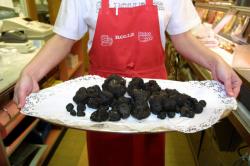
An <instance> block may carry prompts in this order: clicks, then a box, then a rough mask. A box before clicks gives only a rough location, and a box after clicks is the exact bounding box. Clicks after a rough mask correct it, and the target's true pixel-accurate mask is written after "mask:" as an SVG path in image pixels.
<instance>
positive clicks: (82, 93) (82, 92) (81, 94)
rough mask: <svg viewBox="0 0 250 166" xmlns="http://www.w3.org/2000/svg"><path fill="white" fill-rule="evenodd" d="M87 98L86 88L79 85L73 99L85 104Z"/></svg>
mask: <svg viewBox="0 0 250 166" xmlns="http://www.w3.org/2000/svg"><path fill="white" fill-rule="evenodd" d="M87 100H88V94H87V90H86V88H84V87H81V88H80V89H79V90H78V91H77V92H76V94H75V96H74V97H73V101H74V102H75V103H76V104H79V103H83V104H86V102H87Z"/></svg>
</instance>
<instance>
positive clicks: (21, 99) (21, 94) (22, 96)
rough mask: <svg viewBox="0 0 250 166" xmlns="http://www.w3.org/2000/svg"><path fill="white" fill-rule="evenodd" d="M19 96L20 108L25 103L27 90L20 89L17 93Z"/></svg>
mask: <svg viewBox="0 0 250 166" xmlns="http://www.w3.org/2000/svg"><path fill="white" fill-rule="evenodd" d="M17 98H18V108H23V107H24V105H25V98H26V92H25V91H20V92H19V93H18V95H17Z"/></svg>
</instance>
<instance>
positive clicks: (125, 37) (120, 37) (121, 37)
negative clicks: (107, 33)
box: [115, 33, 135, 40]
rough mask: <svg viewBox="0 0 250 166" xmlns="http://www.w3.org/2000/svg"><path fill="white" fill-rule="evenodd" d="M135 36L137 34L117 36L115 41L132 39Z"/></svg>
mask: <svg viewBox="0 0 250 166" xmlns="http://www.w3.org/2000/svg"><path fill="white" fill-rule="evenodd" d="M134 36H135V33H128V34H126V35H116V36H115V39H116V40H121V39H127V38H131V37H134Z"/></svg>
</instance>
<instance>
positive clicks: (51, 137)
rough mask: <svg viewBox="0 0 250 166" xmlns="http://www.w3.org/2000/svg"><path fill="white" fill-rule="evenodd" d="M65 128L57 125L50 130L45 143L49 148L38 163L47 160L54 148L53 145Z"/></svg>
mask: <svg viewBox="0 0 250 166" xmlns="http://www.w3.org/2000/svg"><path fill="white" fill-rule="evenodd" d="M63 130H64V129H63V128H59V127H55V128H53V129H51V131H50V132H49V134H48V136H47V138H46V140H45V144H46V145H48V146H47V149H46V150H45V152H44V153H43V155H42V156H41V158H40V160H39V162H38V163H39V164H38V165H42V164H43V162H44V161H45V160H46V158H47V156H48V155H49V153H50V152H51V150H52V147H53V146H54V145H55V143H56V141H57V140H58V138H59V137H60V135H61V134H62V132H63Z"/></svg>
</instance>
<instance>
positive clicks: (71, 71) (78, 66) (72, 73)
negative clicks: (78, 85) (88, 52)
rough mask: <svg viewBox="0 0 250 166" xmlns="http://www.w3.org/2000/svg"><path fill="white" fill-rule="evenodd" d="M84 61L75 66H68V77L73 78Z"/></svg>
mask: <svg viewBox="0 0 250 166" xmlns="http://www.w3.org/2000/svg"><path fill="white" fill-rule="evenodd" d="M82 64H83V63H82V62H79V63H78V64H77V65H76V67H75V68H68V71H67V75H68V78H71V77H73V75H74V74H75V73H76V72H77V70H79V69H80V67H81V66H82Z"/></svg>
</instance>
